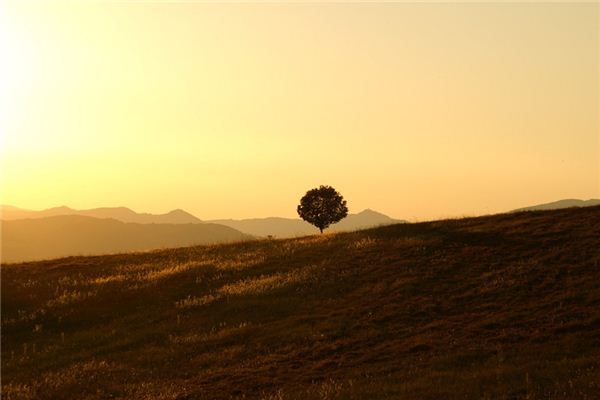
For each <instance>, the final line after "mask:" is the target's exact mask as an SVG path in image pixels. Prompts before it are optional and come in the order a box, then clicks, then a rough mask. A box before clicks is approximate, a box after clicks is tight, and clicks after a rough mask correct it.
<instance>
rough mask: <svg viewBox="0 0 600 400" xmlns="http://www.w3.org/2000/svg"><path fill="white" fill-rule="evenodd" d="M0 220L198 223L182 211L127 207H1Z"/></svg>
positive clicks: (194, 218)
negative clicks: (155, 211) (79, 218)
mask: <svg viewBox="0 0 600 400" xmlns="http://www.w3.org/2000/svg"><path fill="white" fill-rule="evenodd" d="M1 212H2V214H1V219H3V220H5V221H8V220H15V219H24V218H45V217H55V216H58V215H81V216H84V217H93V218H112V219H116V220H117V221H121V222H133V223H136V224H195V223H200V222H202V221H200V220H199V219H198V218H196V217H194V216H193V215H192V214H190V213H187V212H185V211H183V210H179V209H178V210H173V211H170V212H168V213H166V214H149V213H137V212H135V211H133V210H131V209H129V208H127V207H102V208H93V209H90V210H74V209H72V208H69V207H66V206H61V207H53V208H49V209H47V210H41V211H33V210H26V209H23V208H18V207H12V206H1Z"/></svg>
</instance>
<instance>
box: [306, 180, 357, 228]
mask: <svg viewBox="0 0 600 400" xmlns="http://www.w3.org/2000/svg"><path fill="white" fill-rule="evenodd" d="M298 215H300V218H302V219H303V220H305V221H306V222H309V223H311V224H313V225H314V226H316V227H317V228H319V230H320V231H321V233H323V229H325V228H327V227H328V226H329V225H331V224H335V223H336V222H339V221H341V220H342V219H343V218H345V217H346V215H348V207H346V200H344V198H343V197H342V195H340V194H339V193H338V192H337V191H336V190H335V189H334V188H332V187H331V186H323V185H321V186H319V187H318V188H315V189H311V190H309V191H308V192H306V194H305V195H304V197H302V198H301V199H300V205H299V206H298Z"/></svg>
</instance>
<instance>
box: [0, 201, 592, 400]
mask: <svg viewBox="0 0 600 400" xmlns="http://www.w3.org/2000/svg"><path fill="white" fill-rule="evenodd" d="M1 284H2V287H1V289H2V293H1V294H2V397H3V398H7V399H74V398H83V399H106V398H121V399H131V398H135V399H184V398H185V399H229V398H238V397H239V398H242V397H245V398H255V399H265V400H266V399H270V400H276V399H290V400H295V399H308V400H310V399H364V398H396V399H440V398H444V399H520V398H523V399H564V398H574V399H597V398H598V393H600V350H599V349H600V312H599V311H598V310H600V207H590V208H585V209H570V210H557V211H546V212H528V213H518V214H506V215H497V216H490V217H482V218H470V219H463V220H448V221H438V222H430V223H421V224H406V225H395V226H389V227H383V228H377V229H372V230H366V231H361V232H354V233H345V234H335V235H322V236H310V237H305V238H299V239H292V240H269V241H260V242H249V243H237V244H230V245H221V246H204V247H190V248H181V249H172V250H161V251H156V252H151V253H141V254H127V255H111V256H101V257H71V258H65V259H60V260H51V261H43V262H37V263H27V264H14V265H3V266H2V282H1Z"/></svg>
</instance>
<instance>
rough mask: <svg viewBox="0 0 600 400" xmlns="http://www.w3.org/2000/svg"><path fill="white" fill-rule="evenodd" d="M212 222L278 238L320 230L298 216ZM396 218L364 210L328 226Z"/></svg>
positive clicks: (386, 221)
mask: <svg viewBox="0 0 600 400" xmlns="http://www.w3.org/2000/svg"><path fill="white" fill-rule="evenodd" d="M210 222H213V223H216V224H221V225H226V226H229V227H232V228H234V229H237V230H239V231H240V232H244V233H247V234H249V235H253V236H263V237H264V236H268V235H272V236H275V237H278V238H284V237H295V236H304V235H313V234H316V233H319V230H318V229H317V228H315V227H314V226H313V225H311V224H309V223H308V222H306V221H303V220H301V219H297V218H277V217H271V218H252V219H242V220H234V219H218V220H212V221H210ZM401 222H406V221H401V220H396V219H393V218H390V217H388V216H387V215H384V214H381V213H378V212H376V211H373V210H369V209H367V210H364V211H362V212H360V213H358V214H348V216H347V217H346V218H344V219H343V220H341V221H340V222H338V223H337V224H334V225H332V226H330V227H329V228H327V231H329V232H341V231H353V230H357V229H364V228H371V227H375V226H381V225H391V224H398V223H401Z"/></svg>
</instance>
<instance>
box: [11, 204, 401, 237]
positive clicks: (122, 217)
mask: <svg viewBox="0 0 600 400" xmlns="http://www.w3.org/2000/svg"><path fill="white" fill-rule="evenodd" d="M1 212H2V215H1V218H0V219H2V220H5V221H10V220H16V219H25V218H32V219H37V218H45V217H54V216H60V215H79V216H85V217H93V218H112V219H115V220H117V221H121V222H133V223H137V224H190V223H191V224H201V223H212V224H220V225H225V226H229V227H231V228H233V229H237V230H239V231H241V232H243V233H246V234H248V235H253V236H264V237H266V236H269V235H271V236H275V237H280V238H283V237H295V236H304V235H312V234H315V233H318V232H319V230H318V229H317V228H315V227H314V226H312V225H311V224H309V223H308V222H305V221H303V220H301V219H299V218H278V217H270V218H252V219H241V220H234V219H218V220H207V221H203V220H201V219H199V218H197V217H195V216H194V215H192V214H190V213H188V212H186V211H184V210H173V211H170V212H168V213H166V214H149V213H137V212H135V211H133V210H131V209H129V208H126V207H103V208H93V209H89V210H75V209H72V208H69V207H66V206H62V207H54V208H49V209H47V210H42V211H33V210H26V209H22V208H17V207H12V206H1ZM400 222H405V221H401V220H396V219H393V218H390V217H388V216H387V215H384V214H381V213H379V212H376V211H373V210H369V209H367V210H364V211H362V212H360V213H358V214H349V215H348V216H347V217H346V218H345V219H343V220H342V221H340V222H339V223H337V224H335V225H332V226H331V227H330V228H329V229H328V231H329V232H339V231H352V230H356V229H363V228H371V227H375V226H379V225H390V224H396V223H400Z"/></svg>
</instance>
